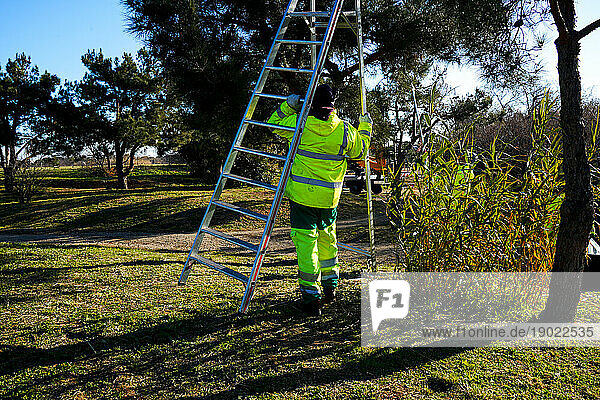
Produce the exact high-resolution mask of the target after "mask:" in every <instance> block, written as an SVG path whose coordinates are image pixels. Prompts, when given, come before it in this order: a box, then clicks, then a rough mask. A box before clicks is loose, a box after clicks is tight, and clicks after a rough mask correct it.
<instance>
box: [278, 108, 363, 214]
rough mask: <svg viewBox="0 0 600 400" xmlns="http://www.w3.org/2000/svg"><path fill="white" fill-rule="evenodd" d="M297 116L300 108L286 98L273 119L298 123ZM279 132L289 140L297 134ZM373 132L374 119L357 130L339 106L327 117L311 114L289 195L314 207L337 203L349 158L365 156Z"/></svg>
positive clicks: (301, 141)
mask: <svg viewBox="0 0 600 400" xmlns="http://www.w3.org/2000/svg"><path fill="white" fill-rule="evenodd" d="M296 119H297V114H296V110H294V109H293V108H292V107H291V106H290V105H289V104H288V103H287V102H284V103H283V104H281V106H280V108H279V109H278V110H276V111H275V112H274V113H273V115H271V118H269V122H270V123H273V124H277V125H284V126H296ZM275 132H276V133H277V134H279V135H280V136H282V137H285V138H287V139H288V140H291V139H292V136H293V133H292V132H290V131H286V130H275ZM370 133H371V124H370V123H367V122H361V123H360V125H359V130H358V131H357V130H356V129H355V128H354V127H353V126H352V125H350V124H349V123H348V122H345V121H342V120H341V119H340V118H339V117H338V116H337V113H336V112H335V110H333V111H331V112H330V114H329V116H328V118H327V119H326V120H321V119H319V118H317V117H316V116H312V115H311V116H309V117H308V119H307V121H306V124H305V126H304V131H303V133H302V138H301V140H300V145H299V147H298V152H297V154H296V157H295V158H294V164H293V166H292V172H291V175H290V178H289V180H288V183H287V186H286V195H287V196H288V197H289V198H290V200H292V201H294V202H296V203H299V204H302V205H306V206H310V207H317V208H334V207H337V205H338V202H339V199H340V195H341V193H342V186H343V184H344V175H345V173H346V158H362V157H363V155H364V152H365V151H366V150H367V149H368V147H369V143H370Z"/></svg>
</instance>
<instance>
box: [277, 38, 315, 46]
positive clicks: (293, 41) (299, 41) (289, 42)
mask: <svg viewBox="0 0 600 400" xmlns="http://www.w3.org/2000/svg"><path fill="white" fill-rule="evenodd" d="M277 42H279V43H282V44H316V45H321V44H323V42H321V41H319V40H292V39H280V40H277Z"/></svg>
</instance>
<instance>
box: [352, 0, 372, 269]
mask: <svg viewBox="0 0 600 400" xmlns="http://www.w3.org/2000/svg"><path fill="white" fill-rule="evenodd" d="M355 9H356V36H357V40H358V66H359V68H358V70H359V77H360V109H361V114H365V113H366V112H367V89H366V86H365V62H364V51H363V37H362V20H361V14H360V0H355ZM369 155H370V151H369V150H368V149H367V151H366V152H365V178H366V186H367V188H366V189H367V215H368V224H369V250H370V253H371V255H370V264H371V265H370V267H371V268H370V269H371V270H375V269H376V268H377V266H376V265H377V264H376V260H375V224H374V222H373V197H372V193H371V163H370V157H369Z"/></svg>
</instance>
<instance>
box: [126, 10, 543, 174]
mask: <svg viewBox="0 0 600 400" xmlns="http://www.w3.org/2000/svg"><path fill="white" fill-rule="evenodd" d="M123 3H124V4H125V5H126V7H127V9H128V13H129V21H130V30H131V31H132V32H134V33H136V34H138V35H139V37H141V38H142V39H143V40H144V41H145V42H146V44H147V45H148V46H149V48H150V49H151V51H152V53H153V54H155V55H156V57H157V58H158V59H159V60H160V61H161V64H162V66H163V67H164V70H165V74H166V76H167V77H168V78H169V79H170V80H171V81H172V82H173V83H174V85H175V87H176V88H177V89H178V91H179V92H180V93H181V95H182V96H184V98H185V99H186V100H187V101H188V102H189V104H190V106H191V109H192V110H193V118H191V119H190V126H191V127H192V128H194V129H195V130H197V132H198V134H197V135H196V136H195V139H194V141H195V143H196V148H197V149H196V150H200V151H201V152H202V160H203V161H204V164H205V167H206V168H204V169H203V170H204V171H208V172H209V174H207V175H208V176H207V180H212V179H214V178H213V176H212V175H214V174H216V173H218V171H215V168H214V166H215V165H217V166H218V165H220V163H221V162H222V160H223V158H224V152H225V151H226V149H228V148H229V146H230V144H231V139H232V137H233V135H234V133H235V131H236V128H237V124H238V123H239V118H240V116H241V115H242V112H243V110H244V108H245V106H246V103H247V101H248V98H249V92H250V91H251V89H252V85H253V83H254V81H255V79H256V77H257V76H258V72H259V70H260V68H261V66H262V64H263V62H264V60H265V56H266V54H267V52H268V49H269V47H270V45H271V42H272V40H273V37H274V34H275V32H276V30H277V27H278V25H279V23H280V21H281V17H282V13H283V10H284V9H285V6H286V4H287V1H286V0H266V1H262V2H248V1H244V0H192V1H188V0H185V1H184V0H172V1H171V0H168V1H167V0H123ZM299 3H300V4H299V5H298V8H301V7H304V6H303V4H302V3H303V2H299ZM317 3H323V4H318V6H317V7H318V8H320V9H323V8H327V6H329V7H330V6H331V3H332V2H317ZM350 3H352V4H350ZM352 5H353V2H348V5H347V7H350V6H352ZM362 13H363V26H364V38H365V50H366V63H367V65H369V66H370V68H371V69H372V70H373V71H375V72H376V73H377V74H380V76H382V77H383V78H384V80H385V81H386V82H387V86H382V87H380V88H379V93H377V94H375V95H374V97H372V100H373V101H374V103H375V105H376V106H381V107H391V106H392V105H393V103H394V101H395V100H394V99H393V98H391V97H390V93H392V92H393V91H388V89H389V88H390V87H391V86H396V87H397V86H400V85H402V79H399V78H398V75H399V74H406V72H407V71H409V72H412V71H418V74H417V75H418V76H419V77H420V78H422V77H423V76H425V75H426V74H427V72H428V71H429V68H430V67H431V66H432V65H433V64H434V63H435V62H436V61H442V62H457V63H458V62H469V63H473V64H476V65H478V66H479V67H480V68H481V71H482V73H483V76H484V78H486V79H487V80H488V81H490V82H492V83H494V84H498V85H504V86H507V85H509V84H510V83H512V82H514V81H515V80H518V79H520V77H523V76H524V75H525V74H524V72H525V71H526V70H527V69H528V68H529V67H531V66H532V64H531V62H530V61H531V59H530V58H529V52H528V50H529V48H528V43H527V40H524V37H525V35H524V32H525V31H527V30H529V29H530V28H531V27H532V26H534V25H535V24H536V23H537V22H539V18H535V17H534V14H541V15H545V14H544V13H545V10H544V8H543V7H542V6H541V5H540V2H536V1H533V0H518V1H517V0H465V1H458V0H438V1H434V2H432V1H426V0H404V1H396V0H364V1H363V5H362ZM288 36H289V37H294V38H298V39H309V38H310V35H309V31H308V30H307V29H300V28H297V27H294V26H290V28H289V29H288ZM355 47H356V39H355V37H354V34H353V33H352V32H351V31H350V30H341V29H340V30H338V31H337V32H336V35H335V38H334V42H333V48H332V53H331V57H330V58H329V60H328V62H327V63H326V70H327V74H328V76H329V79H330V80H331V82H332V83H333V84H334V85H336V86H338V87H339V88H341V89H342V90H341V91H340V99H339V100H338V103H337V108H338V109H340V112H341V114H342V115H343V116H345V117H347V118H348V117H349V118H351V119H355V118H356V117H357V115H358V107H357V104H358V103H357V101H356V99H357V96H354V95H351V94H346V95H345V94H344V93H343V92H344V88H346V89H350V88H355V87H356V82H355V78H353V76H352V74H353V73H354V72H355V71H356V70H357V69H358V64H357V62H356V49H355ZM306 53H307V51H306V48H304V49H301V48H286V49H282V50H280V55H279V56H278V63H279V64H280V65H282V66H295V67H298V66H300V65H299V64H301V63H302V61H301V60H304V62H305V63H306V62H307V60H308V59H309V57H307V54H306ZM305 65H306V64H305ZM529 69H530V68H529ZM275 84H276V85H277V86H278V89H279V92H280V93H281V92H283V93H285V92H288V93H291V92H299V91H300V90H301V89H300V88H301V87H302V85H299V83H298V82H297V81H295V77H294V79H292V77H291V76H286V74H280V76H279V79H278V81H277V82H276V83H275ZM405 89H407V90H409V91H410V87H409V88H405ZM396 92H397V90H396ZM411 102H412V101H411ZM388 110H389V109H381V110H378V111H376V112H375V114H379V115H380V116H381V118H376V129H375V131H376V132H379V135H380V136H382V133H385V132H387V133H390V134H391V132H390V126H389V119H388V118H386V114H387V112H388ZM202 148H204V149H207V148H212V149H214V148H219V149H222V151H220V152H218V153H215V152H212V153H210V154H205V153H206V151H205V150H202Z"/></svg>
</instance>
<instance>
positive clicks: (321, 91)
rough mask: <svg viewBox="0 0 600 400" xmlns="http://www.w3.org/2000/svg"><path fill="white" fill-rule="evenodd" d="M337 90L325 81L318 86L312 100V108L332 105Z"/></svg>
mask: <svg viewBox="0 0 600 400" xmlns="http://www.w3.org/2000/svg"><path fill="white" fill-rule="evenodd" d="M336 94H337V90H335V89H333V88H332V87H331V86H329V85H328V84H326V83H324V84H322V85H319V86H317V88H316V89H315V95H314V97H313V101H312V108H321V107H332V108H333V102H334V101H335V96H336Z"/></svg>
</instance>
